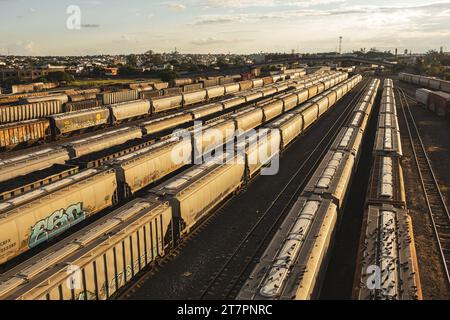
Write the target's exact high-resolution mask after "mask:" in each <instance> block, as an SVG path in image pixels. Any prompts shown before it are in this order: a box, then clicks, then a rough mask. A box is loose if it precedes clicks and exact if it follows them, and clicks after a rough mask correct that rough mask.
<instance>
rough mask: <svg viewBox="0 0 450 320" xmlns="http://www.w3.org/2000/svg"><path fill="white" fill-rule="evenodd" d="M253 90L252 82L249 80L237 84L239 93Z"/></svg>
mask: <svg viewBox="0 0 450 320" xmlns="http://www.w3.org/2000/svg"><path fill="white" fill-rule="evenodd" d="M252 88H253V82H252V81H251V80H245V81H240V82H239V91H246V90H250V89H252Z"/></svg>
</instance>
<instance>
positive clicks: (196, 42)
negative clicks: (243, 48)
mask: <svg viewBox="0 0 450 320" xmlns="http://www.w3.org/2000/svg"><path fill="white" fill-rule="evenodd" d="M250 41H252V40H249V39H229V40H224V39H217V38H214V37H208V38H205V39H198V40H193V41H191V42H190V44H192V45H195V46H210V45H218V44H229V43H241V42H250Z"/></svg>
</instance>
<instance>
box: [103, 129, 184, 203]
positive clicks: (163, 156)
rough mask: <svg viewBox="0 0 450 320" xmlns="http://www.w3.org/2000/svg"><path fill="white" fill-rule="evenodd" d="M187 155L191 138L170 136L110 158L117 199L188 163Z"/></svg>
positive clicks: (123, 197) (133, 192)
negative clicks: (111, 159)
mask: <svg viewBox="0 0 450 320" xmlns="http://www.w3.org/2000/svg"><path fill="white" fill-rule="evenodd" d="M191 157H192V143H191V140H190V139H182V138H179V137H173V138H170V139H166V140H163V141H160V142H157V143H155V144H152V145H150V146H148V147H146V148H143V149H139V150H137V151H135V152H132V153H129V154H127V155H124V156H122V157H119V158H117V159H114V160H113V161H111V166H113V167H114V169H115V171H116V173H117V182H118V185H119V190H118V191H119V197H120V199H126V198H128V197H129V196H131V195H133V194H135V193H136V192H137V191H139V190H141V189H142V188H144V187H146V186H148V185H150V184H152V183H153V182H155V181H157V180H159V179H161V178H162V177H164V176H166V175H168V174H170V173H172V172H174V171H176V170H178V169H180V168H181V167H183V166H185V165H187V164H190V163H191V162H192V160H191Z"/></svg>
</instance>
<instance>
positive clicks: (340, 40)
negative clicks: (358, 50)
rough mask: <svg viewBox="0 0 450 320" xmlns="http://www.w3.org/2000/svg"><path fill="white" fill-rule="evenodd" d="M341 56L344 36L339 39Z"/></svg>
mask: <svg viewBox="0 0 450 320" xmlns="http://www.w3.org/2000/svg"><path fill="white" fill-rule="evenodd" d="M339 54H340V55H341V54H342V36H340V37H339Z"/></svg>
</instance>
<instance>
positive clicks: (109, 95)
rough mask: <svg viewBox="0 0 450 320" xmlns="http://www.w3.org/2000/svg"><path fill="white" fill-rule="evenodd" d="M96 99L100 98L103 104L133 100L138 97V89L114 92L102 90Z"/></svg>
mask: <svg viewBox="0 0 450 320" xmlns="http://www.w3.org/2000/svg"><path fill="white" fill-rule="evenodd" d="M97 99H98V100H100V101H101V103H102V104H103V105H110V104H115V103H120V102H126V101H133V100H137V99H139V91H138V90H121V91H116V92H102V93H99V94H97Z"/></svg>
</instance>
